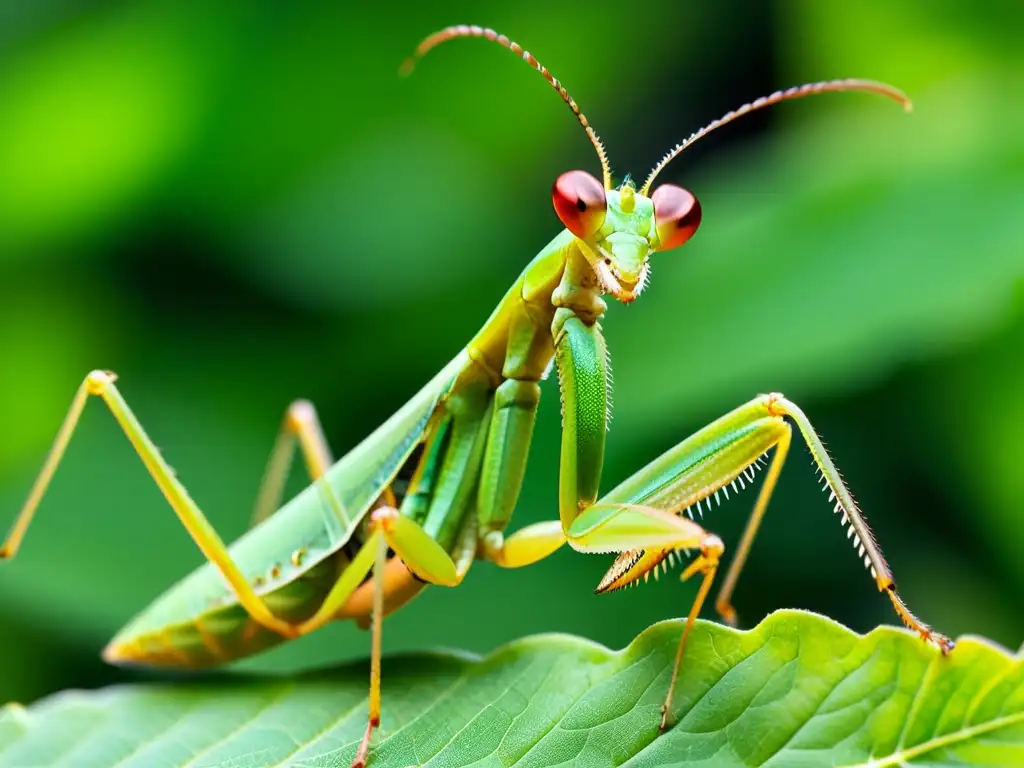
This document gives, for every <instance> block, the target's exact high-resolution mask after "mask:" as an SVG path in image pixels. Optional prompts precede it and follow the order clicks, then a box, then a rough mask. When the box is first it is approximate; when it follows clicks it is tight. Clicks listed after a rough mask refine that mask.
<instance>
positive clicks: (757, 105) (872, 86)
mask: <svg viewBox="0 0 1024 768" xmlns="http://www.w3.org/2000/svg"><path fill="white" fill-rule="evenodd" d="M837 91H868V92H870V93H877V94H880V95H882V96H887V97H888V98H890V99H892V100H893V101H896V102H899V103H900V104H902V105H903V108H904V109H905V110H906V111H907V112H909V111H910V110H911V109H912V108H913V105H912V104H911V102H910V99H909V98H907V95H906V94H905V93H903V91H901V90H899V89H898V88H894V87H893V86H891V85H886V84H885V83H877V82H875V81H873V80H857V79H846V80H826V81H823V82H820V83H808V84H807V85H798V86H795V87H793V88H787V89H786V90H784V91H776V92H775V93H773V94H771V95H770V96H762V97H761V98H760V99H757V100H756V101H752V102H750V103H749V104H744V105H743V106H742V107H740V108H739V109H735V110H733V111H732V112H729V113H727V114H725V115H723V116H722V117H720V118H718V119H717V120H715V121H714V122H712V123H709V124H708V125H706V126H704V127H703V128H701V129H700V130H699V131H697V132H696V133H694V134H692V135H691V136H690V138H688V139H686V141H682V142H680V143H679V144H676V146H675V148H674V149H673V150H672V151H671V152H669V153H668V154H667V155H665V157H663V158H662V159H661V162H660V163H658V164H657V165H656V166H654V170H653V171H651V174H650V175H649V176H648V177H647V181H645V182H644V185H643V187H642V188H641V190H640V194H641V195H647V194H648V193H649V192H650V189H651V184H652V183H653V182H654V179H655V177H656V176H657V175H658V174H659V173H661V171H662V169H664V167H665V166H666V165H668V164H669V163H670V162H672V160H674V159H675V158H676V157H677V156H678V155H679V153H680V152H682V151H683V150H684V149H686V148H687V147H688V146H690V145H691V144H693V143H694V142H695V141H697V140H698V139H701V138H703V137H705V136H707V135H708V134H709V133H711V132H712V131H713V130H715V129H716V128H721V127H722V126H723V125H725V124H726V123H731V122H732V121H733V120H735V119H736V118H738V117H743V116H744V115H748V114H750V113H751V112H755V111H757V110H759V109H762V108H764V107H770V106H771V105H772V104H778V103H779V102H780V101H789V100H791V99H800V98H803V97H804V96H815V95H817V94H819V93H834V92H837Z"/></svg>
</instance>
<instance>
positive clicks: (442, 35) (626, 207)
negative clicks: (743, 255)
mask: <svg viewBox="0 0 1024 768" xmlns="http://www.w3.org/2000/svg"><path fill="white" fill-rule="evenodd" d="M459 37H482V38H485V39H487V40H490V41H492V42H495V43H497V44H498V45H500V46H502V47H504V48H507V49H508V50H510V51H512V53H514V54H515V55H516V56H518V57H519V58H521V59H522V60H523V61H525V62H526V63H527V64H529V65H530V66H531V67H533V68H534V69H535V70H537V71H538V72H540V74H541V75H542V76H543V77H544V79H545V80H547V81H548V84H549V85H550V86H551V87H552V88H554V89H555V90H556V91H557V92H558V95H559V96H561V97H562V101H564V102H565V103H566V105H567V106H568V107H569V109H570V110H572V113H573V115H575V116H576V120H577V121H579V124H580V125H581V126H582V127H583V130H584V131H586V134H587V138H589V139H590V143H591V144H592V145H593V147H594V150H595V151H596V152H597V158H598V160H599V161H600V163H601V176H602V180H601V181H598V180H597V179H596V178H594V177H593V176H591V175H590V174H589V173H587V172H586V171H569V172H567V173H563V174H562V175H561V176H559V177H558V180H557V181H555V185H554V190H553V192H552V198H553V200H554V205H555V211H556V212H557V213H558V217H559V218H560V219H561V220H562V223H563V224H564V225H565V227H566V228H567V229H568V230H569V231H570V232H572V233H573V235H575V236H576V238H577V242H578V243H580V245H581V248H580V249H581V251H582V252H583V253H584V255H585V256H586V258H587V261H589V262H590V265H591V267H593V269H594V272H595V273H596V274H597V278H598V281H599V282H600V284H601V286H602V287H603V288H604V290H605V291H606V292H607V293H609V294H611V295H613V296H615V297H616V298H617V299H619V300H620V301H623V302H630V301H633V300H634V299H635V298H636V297H637V296H638V295H639V294H640V291H641V290H642V289H643V287H644V283H645V281H646V280H647V274H648V257H649V256H650V254H651V253H652V252H654V251H668V250H672V249H673V248H678V247H679V246H680V245H682V244H683V243H685V242H686V241H687V240H689V239H690V238H691V237H692V236H693V233H694V232H696V231H697V227H698V226H700V218H701V209H700V204H699V203H698V202H697V198H696V197H694V196H693V195H692V194H691V193H690V192H687V191H686V190H685V189H683V188H682V187H677V186H675V185H674V184H662V185H661V186H660V187H658V188H657V189H655V190H654V192H653V193H652V192H651V184H652V183H653V182H654V179H655V177H656V176H657V175H658V174H659V173H660V172H661V171H662V170H663V169H664V168H665V166H666V165H668V164H669V163H670V162H671V161H672V160H673V159H674V158H676V157H677V156H678V155H679V153H680V152H682V151H683V150H684V149H686V148H687V147H688V146H690V145H691V144H693V143H694V142H695V141H697V140H698V139H700V138H702V137H704V136H706V135H707V134H709V133H711V131H713V130H715V129H716V128H720V127H722V126H723V125H725V124H726V123H730V122H732V121H733V120H735V119H736V118H738V117H742V116H743V115H746V114H749V113H751V112H754V111H756V110H758V109H763V108H764V107H768V106H771V105H772V104H777V103H779V102H780V101H789V100H791V99H799V98H802V97H804V96H813V95H815V94H819V93H830V92H836V91H867V92H870V93H877V94H880V95H882V96H886V97H888V98H890V99H892V100H894V101H896V102H898V103H900V104H902V105H903V108H904V109H906V110H907V111H909V110H910V109H911V103H910V99H908V98H907V97H906V95H905V94H904V93H903V92H902V91H900V90H899V89H897V88H894V87H892V86H891V85H886V84H885V83H877V82H874V81H873V80H856V79H846V80H826V81H824V82H820V83H808V84H807V85H800V86H796V87H795V88H789V89H787V90H784V91H776V92H775V93H773V94H771V95H770V96H762V97H761V98H760V99H756V100H755V101H752V102H750V103H748V104H744V105H743V106H742V107H740V108H739V109H735V110H733V111H732V112H728V113H726V114H725V115H723V116H722V117H720V118H719V119H717V120H715V121H714V122H712V123H709V124H708V125H706V126H705V127H703V128H701V129H700V130H699V131H697V132H696V133H694V134H691V135H690V137H689V138H688V139H686V140H684V141H681V142H679V143H678V144H676V146H675V147H673V148H672V150H670V151H669V152H668V154H666V155H665V156H664V157H663V158H662V159H661V161H660V162H659V163H658V164H657V165H655V166H654V170H652V171H651V172H650V174H649V175H648V176H647V180H646V181H645V182H644V184H643V186H642V187H640V189H639V190H638V189H636V187H635V186H634V185H633V183H632V182H631V181H629V180H628V179H627V180H626V181H624V182H623V183H622V184H621V185H620V186H619V188H618V189H614V188H613V187H612V172H611V166H610V164H609V163H608V155H607V153H606V152H605V149H604V145H603V144H602V143H601V140H600V139H599V138H598V137H597V134H596V133H595V132H594V129H593V128H591V127H590V123H589V122H588V121H587V118H586V116H585V115H584V114H583V113H582V112H581V111H580V108H579V107H578V106H577V104H576V102H575V101H574V100H573V98H572V97H571V96H570V95H569V93H568V91H566V90H565V87H564V86H563V85H562V84H561V83H560V82H559V81H558V79H557V78H556V77H555V76H554V75H552V74H551V72H549V71H548V69H547V67H545V66H544V65H543V64H541V63H540V62H539V61H537V59H536V58H535V57H534V55H533V54H532V53H530V52H529V51H526V50H523V47H522V46H521V45H519V44H518V43H516V42H514V41H512V40H509V39H508V38H507V37H505V35H499V34H498V33H497V32H495V31H494V30H493V29H486V28H484V27H477V26H471V25H465V24H463V25H459V26H454V27H447V28H445V29H442V30H441V31H440V32H436V33H435V34H433V35H431V36H430V37H428V38H426V39H425V40H424V41H423V42H421V43H420V44H419V46H418V47H417V48H416V51H415V52H414V53H413V55H412V56H411V57H410V58H409V59H407V60H406V61H405V63H404V64H403V65H402V69H401V72H402V73H403V74H409V73H410V72H412V70H413V67H414V66H415V64H416V62H417V61H418V60H419V59H420V58H422V57H423V56H425V55H426V54H427V52H429V51H430V50H431V49H432V48H434V47H436V46H438V45H440V44H441V43H444V42H446V41H448V40H453V39H455V38H459Z"/></svg>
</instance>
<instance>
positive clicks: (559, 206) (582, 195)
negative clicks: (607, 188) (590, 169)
mask: <svg viewBox="0 0 1024 768" xmlns="http://www.w3.org/2000/svg"><path fill="white" fill-rule="evenodd" d="M551 199H552V202H553V203H554V204H555V212H556V213H557V214H558V218H559V219H561V220H562V223H563V224H564V225H565V228H566V229H568V230H569V231H570V232H572V233H573V234H574V235H576V237H578V238H580V239H581V240H586V239H587V238H588V237H590V236H591V235H593V234H594V233H595V232H597V230H599V229H600V228H601V225H602V224H604V215H605V212H606V211H607V208H608V202H607V199H606V198H605V194H604V186H603V185H602V184H601V182H600V181H598V180H597V179H595V178H594V177H593V176H591V175H590V174H589V173H587V172H586V171H567V172H566V173H563V174H562V175H561V176H559V177H558V178H557V179H556V180H555V186H554V188H553V189H552V190H551Z"/></svg>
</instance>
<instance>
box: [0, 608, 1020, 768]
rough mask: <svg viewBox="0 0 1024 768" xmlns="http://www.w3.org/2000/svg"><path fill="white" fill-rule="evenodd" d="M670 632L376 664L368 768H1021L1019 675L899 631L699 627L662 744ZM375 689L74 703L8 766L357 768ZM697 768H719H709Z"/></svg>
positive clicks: (359, 680) (163, 695)
mask: <svg viewBox="0 0 1024 768" xmlns="http://www.w3.org/2000/svg"><path fill="white" fill-rule="evenodd" d="M680 629H681V623H680V622H678V621H667V622H663V623H660V624H657V625H655V626H653V627H651V628H649V629H648V630H646V631H645V632H644V633H643V634H641V635H640V636H639V637H638V638H637V639H636V640H635V641H634V642H633V643H632V644H630V646H629V647H628V648H626V649H625V650H623V651H618V652H613V651H609V650H608V649H606V648H604V647H602V646H599V645H596V644H593V643H591V642H588V641H585V640H582V639H579V638H575V637H570V636H566V635H546V636H536V637H530V638H525V639H522V640H518V641H515V642H513V643H512V644H510V645H507V646H505V647H503V648H501V649H499V650H497V651H495V652H494V653H492V654H491V655H490V656H488V657H486V658H483V659H480V658H477V657H472V656H468V655H460V654H453V653H434V654H428V653H419V654H416V655H410V656H405V657H400V658H393V659H386V660H385V671H386V673H385V684H384V701H385V708H384V715H383V723H382V734H381V735H380V736H378V737H377V739H376V740H375V742H374V744H375V745H376V747H375V749H374V752H373V753H372V756H371V765H372V766H373V768H387V767H388V766H393V767H394V768H405V767H406V766H410V765H424V766H442V765H447V766H455V765H470V764H472V765H495V766H498V765H503V766H513V765H514V766H522V767H524V768H525V766H550V765H566V764H580V765H586V766H588V767H590V768H599V767H600V766H612V765H628V766H636V767H637V768H639V767H640V766H643V767H644V768H648V767H650V766H670V765H676V766H681V765H691V764H697V763H700V762H701V761H713V764H714V765H715V766H716V768H728V767H729V766H754V765H757V766H787V767H788V768H799V767H801V766H808V767H810V766H819V765H835V766H864V768H867V766H871V767H872V768H884V767H885V766H893V767H894V768H895V766H911V765H913V766H919V765H920V766H941V765H954V764H957V765H961V764H970V765H974V766H993V767H994V766H1015V765H1020V764H1021V761H1022V760H1024V661H1022V660H1021V659H1020V658H1016V659H1015V658H1012V657H1011V656H1010V655H1009V653H1008V652H1006V651H1004V650H1001V649H999V648H997V647H995V646H993V645H991V644H990V643H987V642H985V641H982V640H980V639H977V638H966V639H964V640H962V641H961V642H960V644H959V645H958V647H957V648H956V649H955V651H954V652H953V654H952V655H950V656H948V657H943V656H942V655H941V654H939V653H938V651H936V650H935V649H933V648H931V647H928V646H926V645H924V644H922V643H921V642H920V641H919V640H918V639H917V638H916V637H914V636H911V635H910V634H909V633H908V632H905V631H903V630H898V629H894V628H890V627H885V628H880V629H876V630H875V631H873V632H871V633H870V634H868V635H866V636H857V635H855V634H853V633H852V632H850V631H849V630H847V629H845V628H844V627H842V626H840V625H838V624H835V623H833V622H831V621H829V620H827V619H824V618H822V617H820V616H816V615H814V614H809V613H803V612H797V611H780V612H778V613H775V614H773V615H772V616H770V617H769V618H768V619H766V620H765V621H764V622H762V623H761V625H760V626H758V627H757V628H756V629H754V630H752V631H750V632H738V631H735V630H731V629H727V628H725V627H722V626H720V625H717V624H712V623H706V622H702V623H700V624H699V625H698V626H697V627H696V629H695V630H694V632H693V635H692V639H691V645H690V646H689V648H688V651H687V656H686V662H685V667H684V673H683V675H682V677H681V680H680V684H679V687H678V689H677V694H676V697H675V706H674V716H675V721H676V725H675V726H674V727H673V728H672V729H671V730H670V731H669V732H668V733H666V734H665V735H663V736H661V737H657V727H658V721H659V717H660V707H661V703H662V701H663V700H664V696H665V691H666V689H667V685H668V678H669V674H670V670H671V665H672V661H673V657H674V655H675V649H676V644H677V643H678V638H679V632H680ZM365 689H366V670H365V668H364V666H363V665H361V664H359V665H350V666H345V667H340V668H337V669H333V670H328V671H323V672H317V673H314V674H306V675H303V676H301V677H297V678H274V677H269V678H237V677H223V678H221V679H219V680H214V681H207V682H193V683H178V684H170V683H162V684H137V685H126V686H117V687H112V688H108V689H105V690H101V691H97V692H92V693H82V692H67V693H62V694H58V695H56V696H53V697H51V698H49V699H46V700H44V701H42V702H40V703H38V704H36V705H34V706H32V707H31V708H29V709H27V710H26V709H22V708H21V707H17V706H10V707H8V708H7V709H6V710H5V711H4V713H3V714H2V715H0V744H4V745H6V746H5V747H0V762H3V764H5V765H28V764H31V765H39V766H43V765H57V764H61V765H75V766H80V767H81V768H89V766H97V768H99V767H101V766H108V765H112V764H114V763H116V764H117V765H119V766H121V767H122V768H130V767H131V766H149V765H157V764H159V765H165V766H185V765H188V766H190V767H192V768H200V767H201V766H222V765H246V766H249V767H250V768H257V766H276V765H284V764H288V765H304V766H313V765H316V766H341V767H345V766H348V764H349V761H350V760H351V759H352V756H353V755H354V752H355V747H356V744H357V743H358V741H359V739H360V737H361V736H362V731H363V727H364V724H365V716H366V710H365V707H366V696H365ZM707 764H711V762H708V763H707Z"/></svg>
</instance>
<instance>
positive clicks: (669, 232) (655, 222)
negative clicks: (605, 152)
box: [551, 171, 701, 304]
mask: <svg viewBox="0 0 1024 768" xmlns="http://www.w3.org/2000/svg"><path fill="white" fill-rule="evenodd" d="M551 196H552V200H553V202H554V206H555V211H556V212H557V213H558V218H559V219H561V220H562V223H563V224H564V225H565V227H566V229H568V230H569V231H570V232H572V233H573V234H574V235H575V236H576V237H577V239H578V240H579V243H580V250H581V251H582V252H583V254H584V256H586V258H587V261H588V262H589V263H590V266H591V267H593V269H594V272H595V273H596V274H597V279H598V281H599V283H600V284H601V287H602V288H603V289H604V291H605V293H608V294H611V295H612V296H614V297H615V298H617V299H618V300H619V301H621V302H623V303H626V304H628V303H629V302H631V301H633V300H634V299H635V298H636V297H637V296H639V295H640V292H641V291H642V290H643V288H644V285H645V283H646V282H647V275H648V271H649V267H648V258H649V257H650V255H651V253H653V252H654V251H670V250H672V249H673V248H678V247H679V246H680V245H682V244H683V243H685V242H686V241H687V240H689V239H690V238H691V237H693V234H694V232H696V231H697V227H699V226H700V216H701V212H700V203H699V202H697V198H696V197H694V196H693V194H691V193H690V192H688V191H686V190H685V189H683V188H682V187H677V186H676V185H674V184H663V185H661V186H660V187H658V188H657V189H656V190H655V191H654V194H653V195H651V196H650V197H647V196H646V195H642V194H638V193H637V191H636V188H635V187H634V186H633V182H632V181H629V180H628V179H627V180H626V181H625V182H623V183H622V185H621V186H620V187H619V188H618V189H611V190H606V189H605V188H604V187H603V186H602V184H601V182H599V181H598V180H597V179H595V178H594V177H593V176H591V175H590V174H589V173H587V172H586V171H568V172H567V173H563V174H562V175H561V176H559V177H558V179H557V180H556V181H555V185H554V188H553V189H552V193H551Z"/></svg>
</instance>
